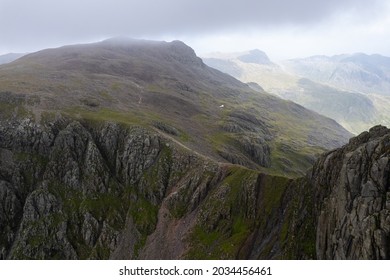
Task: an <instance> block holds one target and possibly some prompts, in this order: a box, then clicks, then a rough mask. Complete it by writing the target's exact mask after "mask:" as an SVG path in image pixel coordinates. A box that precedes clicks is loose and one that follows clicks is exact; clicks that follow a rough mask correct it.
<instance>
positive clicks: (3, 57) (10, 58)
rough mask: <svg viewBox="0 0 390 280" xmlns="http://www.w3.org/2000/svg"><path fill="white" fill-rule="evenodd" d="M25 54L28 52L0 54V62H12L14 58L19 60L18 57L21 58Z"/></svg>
mask: <svg viewBox="0 0 390 280" xmlns="http://www.w3.org/2000/svg"><path fill="white" fill-rule="evenodd" d="M24 55H26V54H23V53H9V54H4V55H0V64H6V63H10V62H12V61H14V60H17V59H18V58H21V57H22V56H24Z"/></svg>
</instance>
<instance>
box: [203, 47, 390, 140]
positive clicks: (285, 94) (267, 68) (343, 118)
mask: <svg viewBox="0 0 390 280" xmlns="http://www.w3.org/2000/svg"><path fill="white" fill-rule="evenodd" d="M250 52H252V53H253V51H250ZM250 52H249V53H250ZM242 55H243V54H242V53H237V54H234V53H233V54H210V55H207V57H206V58H205V59H204V61H205V63H206V64H208V65H210V66H211V67H215V68H217V69H219V70H221V71H222V72H225V73H228V74H230V75H232V76H234V77H236V78H237V79H239V80H241V81H243V82H246V83H249V82H255V83H257V84H259V85H260V86H261V87H262V88H264V89H265V90H266V91H267V92H270V93H272V94H275V95H277V96H279V97H281V98H283V99H286V100H291V101H293V102H296V103H298V104H300V105H302V106H304V107H305V108H308V109H311V110H313V111H315V112H317V113H320V114H322V115H324V116H327V117H329V118H332V119H334V120H336V121H337V122H338V123H340V124H341V125H342V126H343V127H345V128H346V129H348V130H349V131H351V132H352V133H355V134H359V133H360V132H362V131H364V130H366V129H369V128H370V127H371V126H373V125H376V124H384V125H389V124H390V119H389V117H388V115H387V113H386V112H387V111H388V109H389V107H388V106H387V104H389V102H390V99H389V98H388V97H387V96H385V95H379V94H373V93H372V94H366V93H364V92H358V91H357V90H358V88H356V87H354V86H349V87H348V86H345V84H346V83H348V84H350V85H357V84H362V83H365V78H364V75H363V74H361V75H360V74H359V75H358V74H356V75H351V76H349V77H347V76H346V77H344V78H345V79H344V81H347V82H346V83H344V85H342V84H338V83H334V82H331V81H330V80H329V79H327V78H326V77H330V76H331V75H332V73H333V72H332V71H335V68H336V62H332V63H331V62H330V60H331V58H327V57H322V56H321V57H320V56H318V57H313V58H308V59H302V60H299V59H297V60H289V61H284V62H282V63H281V65H278V64H275V63H272V62H271V61H270V60H269V59H268V62H267V63H253V62H246V61H245V62H244V61H242V60H241V59H240V56H242ZM362 56H363V55H362ZM261 57H264V53H262V55H261ZM337 58H339V59H341V58H340V57H337ZM368 58H370V57H368ZM334 59H336V57H335V58H334ZM344 60H345V61H348V60H347V58H346V57H344ZM350 60H351V61H352V57H350ZM340 63H341V62H340ZM345 63H347V62H345ZM348 63H349V64H350V63H352V62H348ZM372 64H374V62H371V64H370V65H372ZM330 65H331V66H330ZM381 65H382V64H379V66H381ZM383 65H385V64H383ZM379 66H378V67H379ZM337 67H339V68H340V69H345V71H347V70H346V69H348V67H344V64H340V65H338V66H337ZM354 67H355V68H356V67H357V66H354ZM378 67H377V68H378ZM383 67H385V66H383ZM366 68H367V69H369V67H368V66H366ZM371 68H374V67H373V66H372V67H371ZM367 69H366V70H365V71H366V72H367V71H368V70H367ZM340 71H341V70H340ZM376 72H379V70H377V69H376ZM351 73H352V72H351ZM372 75H374V74H372ZM384 79H387V78H384ZM373 83H374V82H372V84H373ZM360 89H361V88H360Z"/></svg>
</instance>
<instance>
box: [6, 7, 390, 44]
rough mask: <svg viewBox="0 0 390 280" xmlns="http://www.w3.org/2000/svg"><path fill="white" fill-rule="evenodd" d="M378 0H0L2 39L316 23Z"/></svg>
mask: <svg viewBox="0 0 390 280" xmlns="http://www.w3.org/2000/svg"><path fill="white" fill-rule="evenodd" d="M384 2H385V0H384V1H380V0H370V1H367V0H327V1H323V0H295V1H289V0H237V1H227V0H213V1H211V0H196V1H192V0H191V1H189V0H165V1H160V0H156V1H153V0H142V1H140V0H136V1H134V0H127V1H126V0H102V1H95V0H84V1H80V0H67V1H54V0H35V1H21V0H0V42H1V44H4V45H10V46H12V45H17V44H39V43H42V44H43V43H46V42H47V43H53V42H62V41H69V40H76V41H77V40H81V39H91V38H97V37H110V36H117V35H127V36H132V37H140V36H158V35H161V34H170V35H173V36H174V35H186V36H189V35H191V34H202V33H208V32H217V31H227V30H231V29H237V28H247V27H252V28H253V27H261V26H280V25H283V24H292V25H305V24H307V25H312V24H315V23H316V22H319V21H321V20H325V19H326V18H328V17H330V16H332V15H333V14H335V13H342V12H355V13H361V14H362V15H363V14H366V15H367V13H369V12H371V11H378V10H380V7H381V4H382V3H384Z"/></svg>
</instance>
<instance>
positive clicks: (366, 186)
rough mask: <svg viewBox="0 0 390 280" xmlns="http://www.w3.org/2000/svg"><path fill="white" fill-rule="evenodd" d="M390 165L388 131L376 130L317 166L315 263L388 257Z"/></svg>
mask: <svg viewBox="0 0 390 280" xmlns="http://www.w3.org/2000/svg"><path fill="white" fill-rule="evenodd" d="M389 160H390V130H389V129H387V128H385V127H382V126H377V127H374V128H372V129H370V131H369V132H365V133H362V134H361V135H359V136H358V137H355V138H352V139H351V140H350V142H349V144H348V145H346V146H344V147H343V148H342V149H339V150H336V151H333V152H330V153H328V154H326V155H324V156H322V157H321V159H320V160H319V161H318V162H317V164H316V165H315V167H314V169H313V172H312V174H311V181H312V184H313V186H315V188H316V190H317V192H318V195H319V200H320V201H322V205H321V207H319V209H318V210H319V212H318V225H317V238H316V248H317V257H318V258H319V259H389V258H390V189H389V185H390V177H389V176H390V162H389Z"/></svg>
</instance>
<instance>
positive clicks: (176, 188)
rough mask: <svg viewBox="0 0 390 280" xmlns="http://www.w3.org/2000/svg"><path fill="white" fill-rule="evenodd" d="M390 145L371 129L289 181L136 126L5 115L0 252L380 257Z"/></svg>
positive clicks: (385, 243) (384, 133) (385, 232)
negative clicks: (215, 158)
mask: <svg viewBox="0 0 390 280" xmlns="http://www.w3.org/2000/svg"><path fill="white" fill-rule="evenodd" d="M235 117H237V118H240V119H242V120H245V121H246V122H247V123H248V122H253V121H255V120H251V119H248V117H247V116H243V115H238V116H235ZM163 132H164V131H163ZM243 141H245V139H243ZM261 144H262V143H259V145H261ZM389 147H390V132H389V130H387V129H386V128H384V127H375V128H373V129H372V130H370V132H366V133H364V134H361V135H360V136H358V137H356V138H353V139H351V141H350V143H349V144H348V145H346V146H344V147H343V148H341V149H338V150H334V151H331V152H329V153H327V154H325V155H323V156H321V158H320V159H319V160H318V161H317V163H316V164H315V166H314V167H313V169H312V171H310V172H309V175H308V176H307V177H303V178H300V179H295V180H292V179H288V178H283V177H278V176H272V175H266V174H262V173H259V172H258V171H254V170H251V169H247V168H244V167H242V166H238V165H232V164H220V163H216V162H214V161H212V160H210V159H207V158H205V157H202V156H200V155H197V154H195V153H193V152H192V151H190V150H187V149H185V148H183V147H181V146H178V145H176V144H175V143H173V142H171V141H170V140H169V139H167V138H164V136H163V134H161V135H160V134H159V133H158V132H156V131H151V130H147V129H145V128H141V127H136V126H126V125H119V124H116V123H110V122H91V121H88V122H87V121H84V120H79V121H75V120H71V119H65V118H57V120H55V121H54V120H53V121H46V122H42V123H41V124H37V123H36V122H33V121H31V120H30V119H24V120H22V121H7V122H2V123H1V124H0V258H1V259H55V258H59V259H186V258H187V259H237V258H243V259H248V258H250V259H281V258H286V259H314V258H319V259H387V258H389V224H390V223H389V219H390V218H389V217H390V215H389V205H390V202H389V197H390V195H389V168H390V167H389V151H390V149H389ZM252 148H253V147H251V146H250V145H249V146H248V148H247V152H248V156H253V157H257V156H258V155H257V154H256V149H255V150H253V149H252ZM263 152H264V153H266V151H263Z"/></svg>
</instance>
